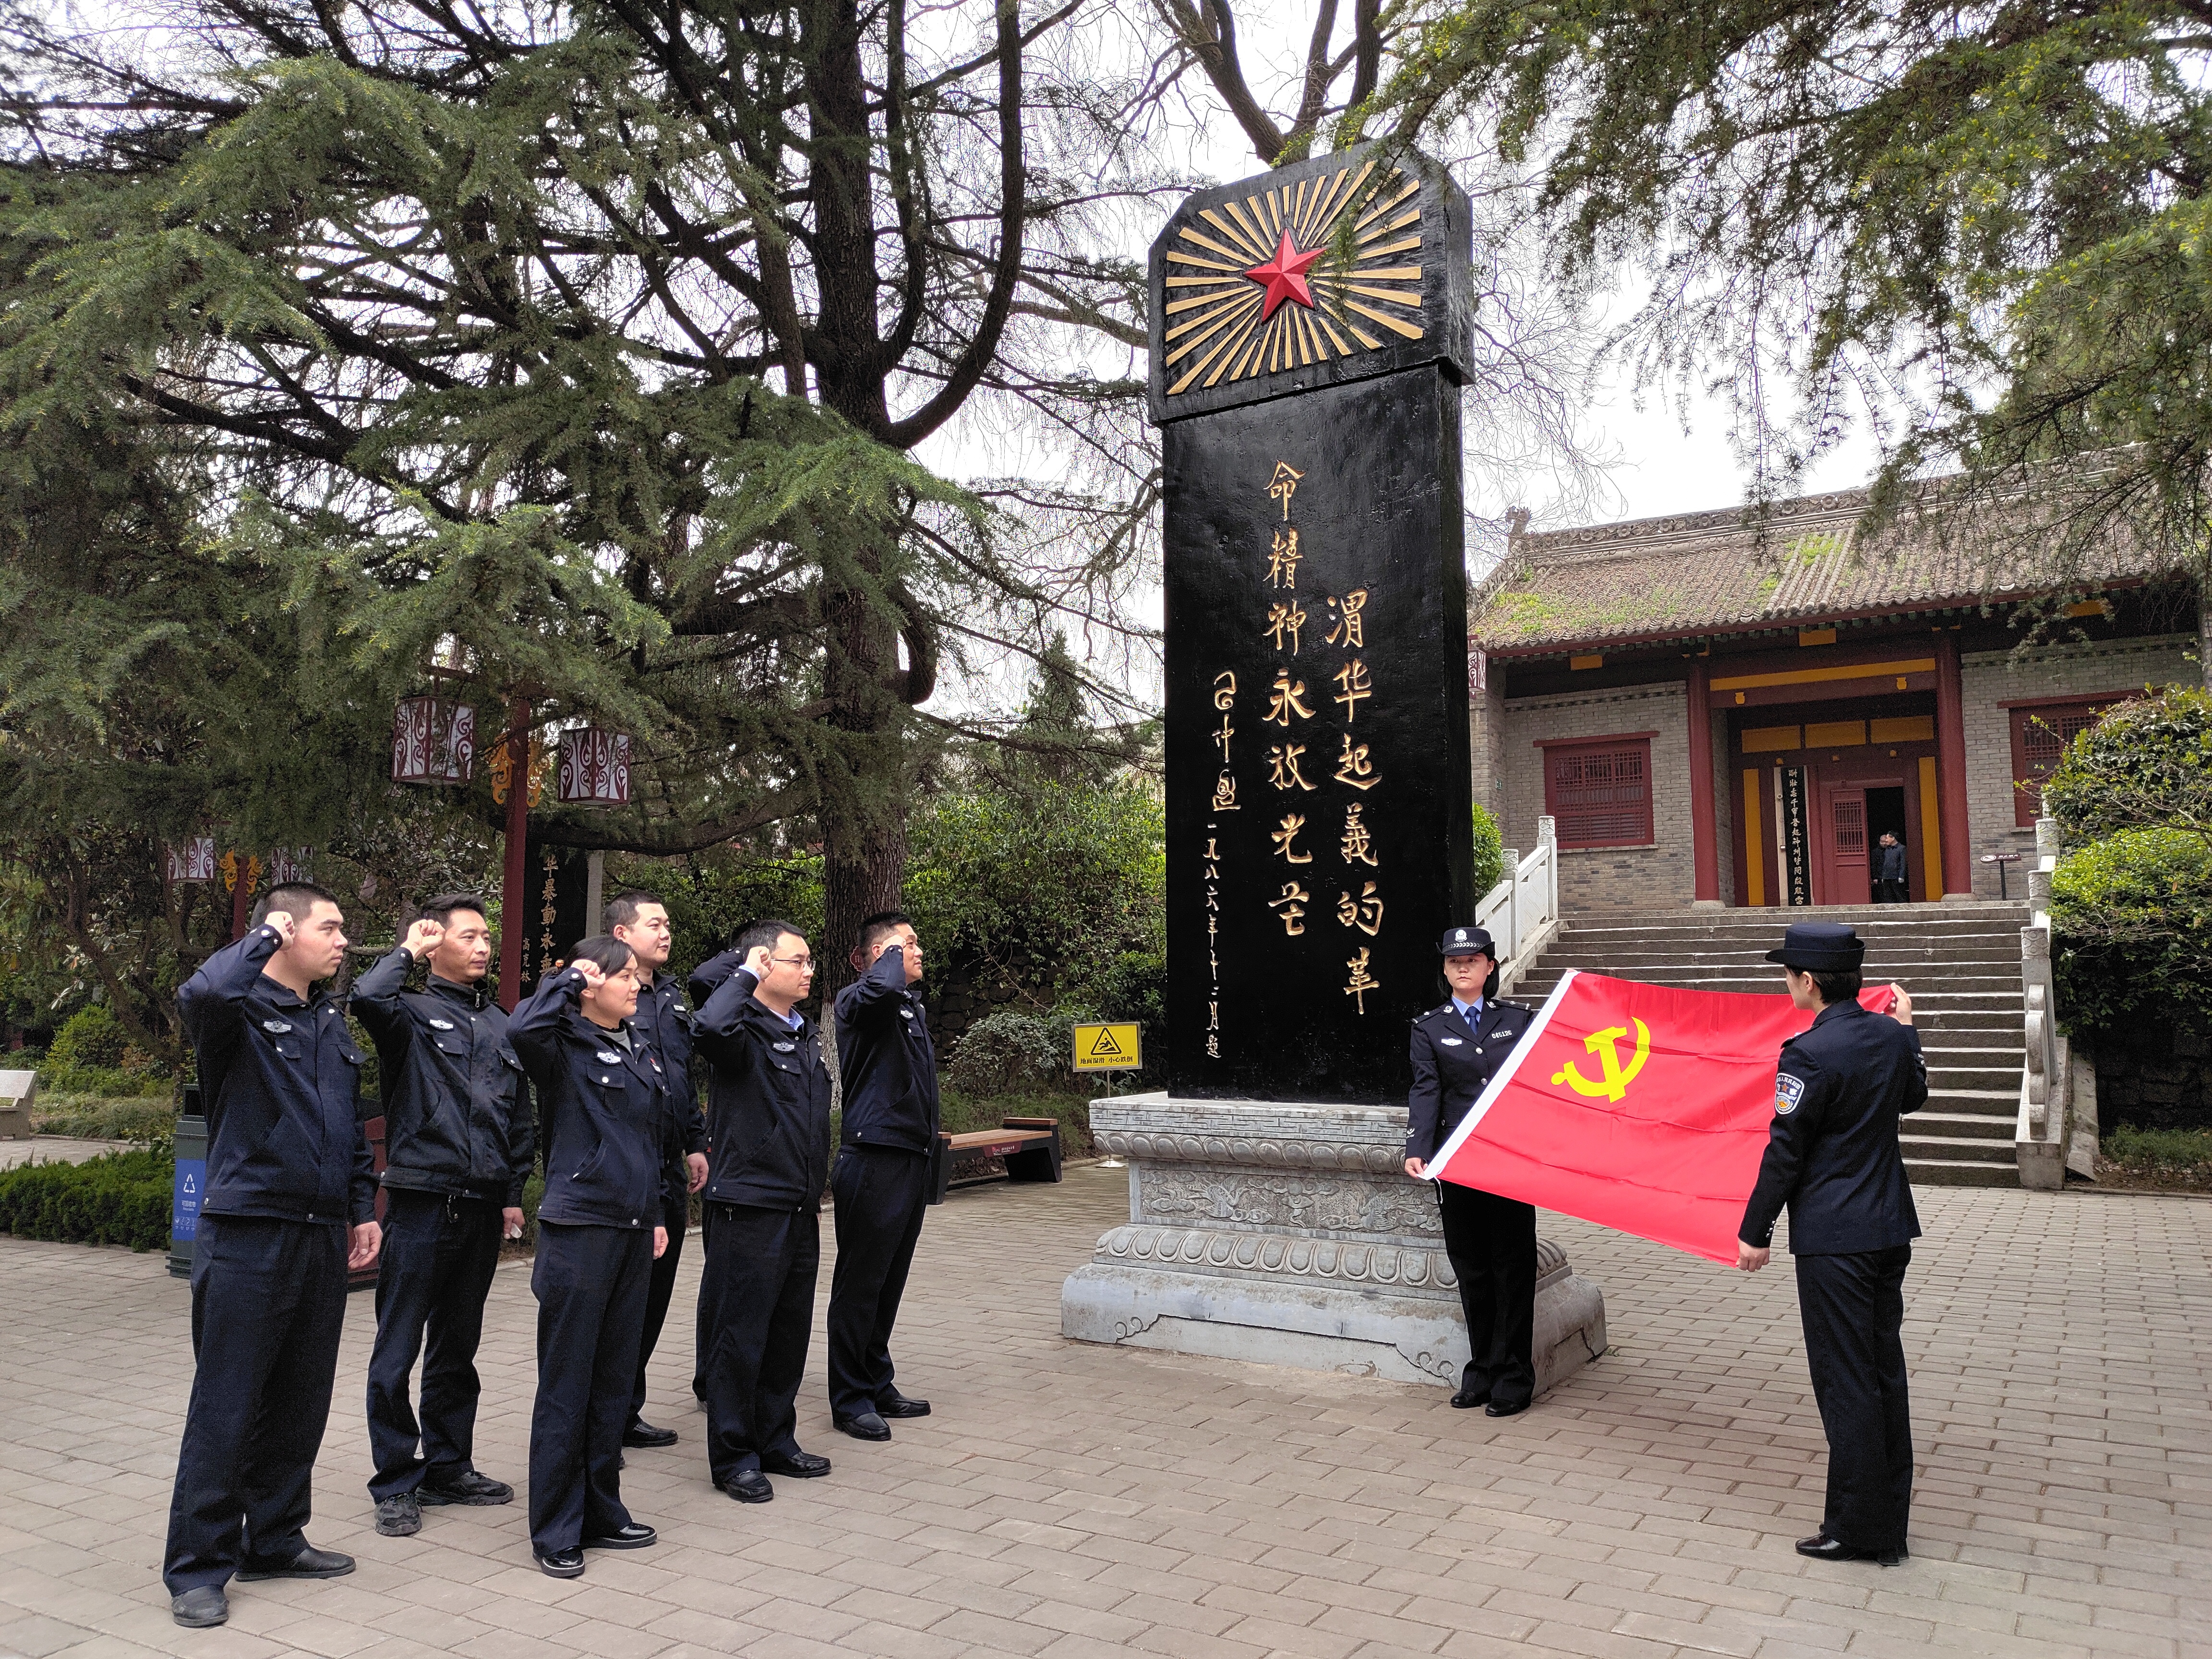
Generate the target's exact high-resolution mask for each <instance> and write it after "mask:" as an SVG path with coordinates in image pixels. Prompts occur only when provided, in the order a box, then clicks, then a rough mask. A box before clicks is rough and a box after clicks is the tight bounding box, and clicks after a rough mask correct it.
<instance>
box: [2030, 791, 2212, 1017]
mask: <svg viewBox="0 0 2212 1659" xmlns="http://www.w3.org/2000/svg"><path fill="white" fill-rule="evenodd" d="M2051 930H2052V933H2053V934H2054V935H2055V937H2054V939H2053V940H2052V943H2053V945H2054V946H2055V947H2056V949H2057V961H2056V962H2055V963H2053V964H2052V967H2053V969H2054V970H2055V973H2056V975H2057V981H2058V1006H2059V1008H2060V1010H2061V1011H2062V1012H2063V1015H2064V1018H2065V1019H2066V1023H2067V1024H2068V1026H2069V1029H2071V1030H2077V1031H2080V1030H2087V1031H2112V1030H2117V1029H2118V1028H2119V1027H2120V1026H2122V1025H2123V1024H2124V1023H2125V1022H2127V1021H2129V1020H2130V1019H2133V1018H2140V1017H2151V1018H2155V1017H2157V1016H2158V1015H2159V1014H2160V1012H2161V1011H2164V1010H2166V1009H2170V1008H2173V1007H2190V1006H2197V1007H2201V1006H2204V1005H2205V1003H2206V1002H2207V1001H2208V1000H2212V956H2208V955H2207V954H2206V951H2205V949H2204V941H2205V939H2206V938H2207V937H2208V936H2212V840H2208V839H2207V838H2206V837H2205V836H2202V835H2198V834H2197V833H2195V832H2193V831H2191V830H2187V829H2124V830H2122V831H2120V832H2119V833H2118V834H2117V835H2113V836H2106V838H2105V839H2104V840H2102V841H2096V842H2090V843H2089V845H2088V846H2087V847H2085V848H2082V849H2081V851H2079V852H2077V853H2074V854H2069V855H2068V856H2067V857H2066V858H2064V859H2062V860H2060V861H2059V865H2058V868H2057V872H2055V873H2054V874H2053V876H2052V878H2051Z"/></svg>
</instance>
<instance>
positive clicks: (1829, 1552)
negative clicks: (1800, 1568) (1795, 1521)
mask: <svg viewBox="0 0 2212 1659" xmlns="http://www.w3.org/2000/svg"><path fill="white" fill-rule="evenodd" d="M1797 1553H1798V1554H1800V1555H1802V1556H1804V1557H1806V1558H1807V1559H1808V1560H1814V1561H1873V1562H1875V1563H1877V1564H1879V1565H1882V1566H1885V1567H1893V1566H1895V1565H1897V1564H1898V1563H1899V1561H1902V1560H1903V1559H1905V1551H1904V1550H1903V1549H1902V1548H1899V1549H1893V1550H1859V1549H1853V1548H1852V1547H1850V1545H1849V1544H1846V1543H1843V1542H1841V1541H1838V1540H1836V1539H1833V1538H1831V1537H1829V1536H1828V1534H1826V1533H1825V1532H1816V1533H1814V1534H1813V1535H1812V1536H1811V1537H1810V1538H1801V1539H1799V1540H1798V1541H1797Z"/></svg>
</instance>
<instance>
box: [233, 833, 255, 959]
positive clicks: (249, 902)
mask: <svg viewBox="0 0 2212 1659" xmlns="http://www.w3.org/2000/svg"><path fill="white" fill-rule="evenodd" d="M231 857H233V858H234V859H237V860H238V879H237V880H236V881H235V882H234V883H233V884H232V886H231V890H230V936H231V938H232V939H244V938H245V937H246V923H248V922H249V921H252V919H253V886H252V883H250V882H249V881H247V880H246V864H247V862H248V860H246V859H244V858H240V857H239V854H237V853H236V852H235V851H234V852H233V853H232V854H231Z"/></svg>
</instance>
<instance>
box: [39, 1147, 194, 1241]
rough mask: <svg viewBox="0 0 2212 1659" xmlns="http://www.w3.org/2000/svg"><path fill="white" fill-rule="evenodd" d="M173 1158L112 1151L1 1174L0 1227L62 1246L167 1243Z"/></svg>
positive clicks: (161, 1153)
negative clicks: (86, 1158)
mask: <svg viewBox="0 0 2212 1659" xmlns="http://www.w3.org/2000/svg"><path fill="white" fill-rule="evenodd" d="M176 1173H177V1166H176V1160H175V1158H173V1156H171V1155H170V1153H169V1152H167V1151H165V1150H160V1149H149V1150H143V1151H139V1150H134V1151H131V1152H109V1153H106V1154H105V1155H104V1156H102V1157H100V1158H92V1159H89V1160H88V1161H87V1162H85V1163H82V1164H26V1165H24V1166H23V1167H22V1168H21V1169H16V1170H8V1171H7V1172H5V1173H4V1174H0V1231H7V1232H11V1233H13V1234H15V1237H18V1238H42V1239H47V1240H51V1241H53V1242H55V1243H64V1244H128V1245H129V1246H130V1247H131V1249H134V1250H163V1249H167V1248H168V1246H169V1205H170V1199H171V1192H172V1188H173V1187H174V1185H175V1182H176Z"/></svg>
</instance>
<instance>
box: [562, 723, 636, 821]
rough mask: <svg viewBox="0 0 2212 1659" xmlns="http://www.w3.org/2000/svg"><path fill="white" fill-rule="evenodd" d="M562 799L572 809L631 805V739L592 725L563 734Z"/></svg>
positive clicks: (619, 733) (622, 734) (621, 733)
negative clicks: (575, 807)
mask: <svg viewBox="0 0 2212 1659" xmlns="http://www.w3.org/2000/svg"><path fill="white" fill-rule="evenodd" d="M560 796H561V799H562V803H563V804H564V805H570V806H627V805H629V737H628V736H627V735H626V734H625V733H623V732H603V731H601V730H599V728H598V727H597V726H585V727H583V728H582V729H581V730H580V731H574V732H562V734H561V765H560Z"/></svg>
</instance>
